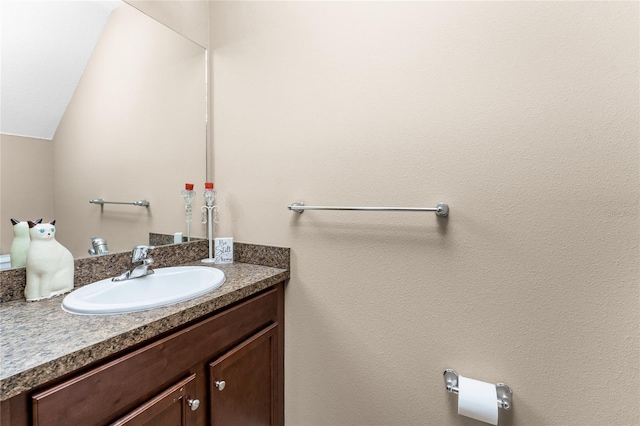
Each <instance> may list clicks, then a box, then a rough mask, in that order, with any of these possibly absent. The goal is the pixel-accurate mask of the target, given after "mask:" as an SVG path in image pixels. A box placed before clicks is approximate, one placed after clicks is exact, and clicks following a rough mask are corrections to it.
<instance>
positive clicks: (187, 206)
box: [182, 183, 196, 241]
mask: <svg viewBox="0 0 640 426" xmlns="http://www.w3.org/2000/svg"><path fill="white" fill-rule="evenodd" d="M195 196H196V191H194V190H193V184H192V183H185V184H184V189H183V190H182V197H183V198H184V210H185V215H186V217H187V241H191V203H192V202H193V199H194V197H195Z"/></svg>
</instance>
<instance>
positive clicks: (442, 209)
mask: <svg viewBox="0 0 640 426" xmlns="http://www.w3.org/2000/svg"><path fill="white" fill-rule="evenodd" d="M287 208H288V209H289V210H291V211H294V212H296V213H302V212H303V211H305V210H362V211H376V212H392V211H393V212H396V211H397V212H435V213H436V215H438V216H441V217H445V216H448V215H449V206H448V205H447V204H445V203H440V204H438V205H437V206H435V207H341V206H335V207H327V206H305V205H304V203H303V202H301V201H297V202H295V203H292V204H289V205H288V206H287Z"/></svg>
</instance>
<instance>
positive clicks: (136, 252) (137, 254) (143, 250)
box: [131, 245, 155, 262]
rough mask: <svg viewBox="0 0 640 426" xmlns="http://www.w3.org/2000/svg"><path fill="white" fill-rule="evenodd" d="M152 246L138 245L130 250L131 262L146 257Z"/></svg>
mask: <svg viewBox="0 0 640 426" xmlns="http://www.w3.org/2000/svg"><path fill="white" fill-rule="evenodd" d="M154 248H155V247H153V246H146V245H138V246H135V247H134V248H133V250H131V262H140V261H142V260H145V259H146V258H147V252H148V251H149V250H152V249H154Z"/></svg>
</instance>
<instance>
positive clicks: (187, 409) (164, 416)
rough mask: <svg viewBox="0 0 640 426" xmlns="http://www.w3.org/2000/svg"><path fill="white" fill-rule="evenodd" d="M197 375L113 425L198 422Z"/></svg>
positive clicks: (169, 425) (166, 425)
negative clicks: (196, 411) (196, 410)
mask: <svg viewBox="0 0 640 426" xmlns="http://www.w3.org/2000/svg"><path fill="white" fill-rule="evenodd" d="M195 378H196V375H195V374H192V375H191V376H189V377H187V378H186V379H184V380H181V381H180V382H178V383H176V384H175V385H173V386H171V387H169V388H168V389H166V390H165V391H163V392H162V393H160V394H158V395H157V396H155V397H153V398H152V399H150V400H149V401H148V402H146V403H144V404H142V405H141V406H140V407H138V408H136V409H135V410H133V411H132V412H131V413H129V414H127V415H126V416H124V417H122V418H121V419H119V420H117V421H116V422H114V423H112V426H125V425H126V426H143V425H146V426H192V425H195V424H196V415H195V414H196V413H195V409H197V408H198V406H199V405H200V401H198V400H197V398H196V383H195Z"/></svg>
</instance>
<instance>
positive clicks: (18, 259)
mask: <svg viewBox="0 0 640 426" xmlns="http://www.w3.org/2000/svg"><path fill="white" fill-rule="evenodd" d="M40 222H42V219H38V220H36V221H35V222H34V223H40ZM11 224H12V225H13V241H12V242H11V256H10V257H11V267H12V268H19V267H21V266H25V265H26V264H27V250H29V241H30V239H29V225H28V224H27V222H21V221H19V220H18V219H11Z"/></svg>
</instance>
